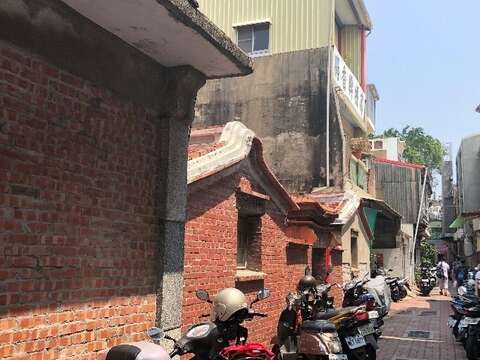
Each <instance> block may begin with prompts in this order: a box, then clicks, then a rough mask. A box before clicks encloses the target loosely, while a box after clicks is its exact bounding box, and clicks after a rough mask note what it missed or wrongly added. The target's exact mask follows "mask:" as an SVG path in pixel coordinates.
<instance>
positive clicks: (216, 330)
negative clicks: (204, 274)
mask: <svg viewBox="0 0 480 360" xmlns="http://www.w3.org/2000/svg"><path fill="white" fill-rule="evenodd" d="M196 295H197V298H198V299H200V300H203V301H206V302H208V303H211V302H212V301H211V300H210V296H209V294H208V292H207V291H205V290H198V291H197V292H196ZM269 296H270V291H269V290H268V289H263V290H260V291H259V292H258V293H257V297H256V299H255V300H254V301H253V302H252V303H251V304H250V307H249V308H248V309H245V311H239V312H237V313H236V314H235V315H234V316H233V317H232V318H230V319H228V321H214V322H211V321H208V322H204V323H199V324H195V325H193V326H191V327H190V328H189V329H188V330H187V332H186V333H185V334H183V335H182V337H181V338H180V339H178V340H176V339H174V338H172V337H170V336H168V335H166V334H165V333H164V332H163V330H161V329H159V328H152V329H150V330H149V331H148V335H149V337H150V338H151V339H152V340H153V341H154V343H158V342H159V341H160V340H161V339H163V338H165V339H167V340H171V341H173V342H174V348H173V350H172V351H171V352H170V354H167V355H168V356H167V358H166V356H165V354H166V353H165V350H164V349H163V348H162V347H161V346H159V345H155V344H151V343H148V342H140V343H135V344H125V345H118V346H114V347H113V348H111V349H110V350H109V351H108V353H107V356H106V359H105V360H130V359H132V360H133V359H138V354H139V353H141V352H144V353H145V355H144V356H149V357H141V358H142V359H147V358H148V359H161V360H169V359H168V357H169V358H170V359H171V358H173V357H174V356H177V355H180V356H181V355H185V354H193V355H194V356H193V359H195V360H218V359H223V358H222V357H221V356H220V353H221V352H222V350H224V349H225V348H227V347H229V346H230V345H232V344H235V345H245V343H246V342H247V338H248V330H247V328H245V327H243V326H242V325H241V324H242V323H243V322H244V321H246V320H252V319H253V318H254V317H266V316H267V315H266V314H263V313H259V312H257V311H255V310H253V309H252V305H253V304H254V303H256V302H258V301H260V300H263V299H266V298H267V297H269ZM154 346H157V348H155V347H154ZM259 350H262V349H259ZM263 351H264V352H265V353H270V352H269V351H268V350H267V349H266V348H265V349H264V350H263ZM134 353H135V356H133V355H132V354H134ZM272 355H273V354H272ZM236 358H238V359H242V356H237V357H236ZM245 358H248V356H245ZM223 360H224V359H223Z"/></svg>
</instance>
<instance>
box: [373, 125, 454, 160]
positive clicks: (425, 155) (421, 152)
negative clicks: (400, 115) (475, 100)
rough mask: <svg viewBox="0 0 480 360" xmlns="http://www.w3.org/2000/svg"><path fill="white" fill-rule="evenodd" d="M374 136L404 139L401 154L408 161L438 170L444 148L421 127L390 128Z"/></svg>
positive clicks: (444, 152)
mask: <svg viewBox="0 0 480 360" xmlns="http://www.w3.org/2000/svg"><path fill="white" fill-rule="evenodd" d="M375 137H398V138H400V140H402V141H405V152H404V153H403V156H404V158H405V160H406V161H408V162H412V163H415V164H422V165H425V166H427V167H428V168H429V169H430V170H440V168H441V166H442V162H443V156H444V155H445V154H446V151H445V148H444V147H443V145H442V143H441V142H440V140H438V139H436V138H434V137H433V136H431V135H428V134H426V133H425V130H423V128H421V127H410V126H406V127H404V128H403V129H402V130H397V129H394V128H390V129H388V130H385V131H384V132H383V134H381V135H378V136H375Z"/></svg>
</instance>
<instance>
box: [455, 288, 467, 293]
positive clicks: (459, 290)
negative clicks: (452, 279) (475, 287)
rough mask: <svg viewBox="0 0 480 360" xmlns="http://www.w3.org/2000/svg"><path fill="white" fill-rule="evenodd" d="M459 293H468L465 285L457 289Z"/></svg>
mask: <svg viewBox="0 0 480 360" xmlns="http://www.w3.org/2000/svg"><path fill="white" fill-rule="evenodd" d="M457 293H458V295H465V294H466V293H467V289H466V288H465V286H459V287H458V290H457Z"/></svg>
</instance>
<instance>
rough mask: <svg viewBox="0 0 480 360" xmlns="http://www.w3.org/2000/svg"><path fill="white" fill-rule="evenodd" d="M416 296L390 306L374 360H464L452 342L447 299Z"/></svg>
mask: <svg viewBox="0 0 480 360" xmlns="http://www.w3.org/2000/svg"><path fill="white" fill-rule="evenodd" d="M432 294H433V295H431V296H430V297H422V296H417V297H416V298H413V299H412V298H406V299H404V300H403V301H401V302H399V303H394V304H393V305H392V308H391V310H390V314H389V316H388V317H387V318H386V319H385V326H384V332H383V336H382V338H381V339H380V342H379V346H380V349H379V350H378V352H377V359H380V360H466V359H467V357H466V355H465V351H464V350H463V347H462V346H461V345H460V344H458V343H456V342H455V339H454V337H453V335H452V332H451V329H450V328H448V326H447V319H448V317H449V315H450V314H451V310H450V302H449V300H450V297H447V296H440V295H438V289H434V290H433V291H432Z"/></svg>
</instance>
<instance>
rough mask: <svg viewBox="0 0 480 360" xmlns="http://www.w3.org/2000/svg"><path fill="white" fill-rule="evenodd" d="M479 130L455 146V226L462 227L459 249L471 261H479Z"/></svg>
mask: <svg viewBox="0 0 480 360" xmlns="http://www.w3.org/2000/svg"><path fill="white" fill-rule="evenodd" d="M479 153H480V134H478V135H473V136H470V137H466V138H464V139H462V142H461V145H460V148H459V150H458V154H457V159H456V165H457V187H458V210H457V213H458V215H459V216H460V217H461V218H460V219H459V218H458V217H457V219H458V220H459V221H458V222H457V221H455V222H456V223H457V224H456V226H455V227H456V228H458V229H461V228H463V231H462V233H461V236H460V239H459V240H460V241H461V242H463V246H460V249H461V250H462V252H463V254H462V255H463V256H464V257H466V258H467V262H468V263H469V264H470V265H476V264H478V263H479V262H480V177H479V176H478V171H479V169H480V156H479Z"/></svg>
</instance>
